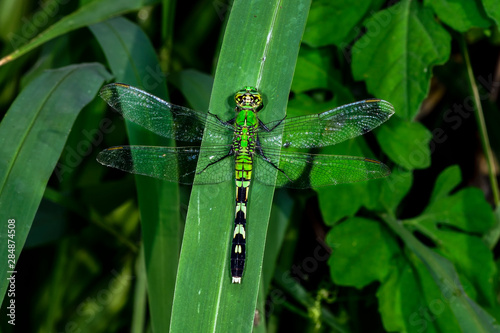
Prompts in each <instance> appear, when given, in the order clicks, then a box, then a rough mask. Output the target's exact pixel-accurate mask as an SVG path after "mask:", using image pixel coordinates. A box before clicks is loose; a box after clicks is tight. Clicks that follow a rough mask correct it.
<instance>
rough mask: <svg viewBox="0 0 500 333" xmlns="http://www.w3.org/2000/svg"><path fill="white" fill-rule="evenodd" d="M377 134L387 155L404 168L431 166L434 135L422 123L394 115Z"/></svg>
mask: <svg viewBox="0 0 500 333" xmlns="http://www.w3.org/2000/svg"><path fill="white" fill-rule="evenodd" d="M396 112H397V111H396ZM375 135H376V136H377V139H378V142H379V143H380V146H381V147H382V150H383V151H384V152H385V153H386V154H387V156H389V158H390V159H391V160H393V161H394V162H395V163H397V164H399V165H400V166H402V167H403V168H406V169H408V170H413V169H424V168H427V167H428V166H430V164H431V151H430V147H429V142H430V140H431V139H432V135H431V133H430V132H429V130H428V129H427V128H425V126H424V125H422V124H421V123H417V122H411V121H406V120H403V119H401V118H398V117H393V118H392V119H391V120H389V121H388V122H387V123H386V124H384V126H380V128H378V130H377V131H376V132H375Z"/></svg>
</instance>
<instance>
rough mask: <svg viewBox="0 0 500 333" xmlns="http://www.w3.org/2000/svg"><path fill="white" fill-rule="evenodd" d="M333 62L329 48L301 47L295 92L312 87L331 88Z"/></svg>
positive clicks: (295, 74)
mask: <svg viewBox="0 0 500 333" xmlns="http://www.w3.org/2000/svg"><path fill="white" fill-rule="evenodd" d="M331 63H332V59H331V52H329V51H328V50H326V49H310V48H308V47H301V48H300V51H299V58H298V59H297V66H296V68H295V73H294V76H293V82H292V90H293V91H294V92H295V93H301V92H304V91H307V90H312V89H319V88H324V89H327V88H329V84H328V82H329V81H330V80H331V72H332V66H331Z"/></svg>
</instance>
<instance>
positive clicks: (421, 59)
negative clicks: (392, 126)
mask: <svg viewBox="0 0 500 333" xmlns="http://www.w3.org/2000/svg"><path fill="white" fill-rule="evenodd" d="M379 22H386V24H380V23H379ZM364 25H365V26H366V27H373V28H372V31H370V30H368V31H367V33H366V34H365V35H364V36H363V37H362V38H361V39H359V40H358V41H357V42H356V43H355V44H354V46H353V48H352V72H353V75H354V78H355V79H357V80H364V81H365V82H366V85H367V88H368V91H369V92H371V93H372V94H374V95H375V96H376V97H378V98H381V99H384V100H387V101H390V102H391V103H392V104H393V105H394V107H395V109H396V114H397V115H399V116H400V117H402V118H404V119H406V120H411V119H413V118H414V117H415V116H416V114H417V112H418V109H419V107H420V105H421V104H422V101H423V99H424V98H425V97H426V96H427V93H428V91H429V83H430V78H431V75H432V70H431V69H432V67H433V66H434V65H438V64H443V63H445V62H446V61H447V60H448V58H449V56H450V42H451V38H450V36H449V34H448V33H447V32H446V30H444V28H443V27H441V26H440V25H439V24H438V23H437V22H436V21H435V20H434V16H433V13H432V11H431V10H430V9H426V8H422V5H421V4H420V3H419V2H418V1H409V0H403V1H401V2H399V3H397V4H395V5H394V6H392V7H389V8H387V9H385V10H383V11H380V12H378V13H376V14H375V15H373V17H370V18H369V19H368V20H366V21H365V24H364ZM383 127H385V126H383Z"/></svg>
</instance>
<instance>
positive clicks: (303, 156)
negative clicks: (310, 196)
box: [254, 149, 391, 188]
mask: <svg viewBox="0 0 500 333" xmlns="http://www.w3.org/2000/svg"><path fill="white" fill-rule="evenodd" d="M255 157H256V158H254V161H255V173H254V175H255V176H254V177H255V180H257V181H258V182H261V183H263V184H266V185H274V178H273V177H271V175H273V174H274V172H275V170H276V168H275V167H274V166H273V164H274V165H275V166H279V168H280V170H281V171H278V178H277V179H276V186H277V187H281V186H283V187H289V188H311V187H321V186H328V185H337V184H344V183H355V182H360V181H364V180H369V179H375V178H381V177H385V176H387V175H389V174H390V173H391V171H390V170H389V168H388V167H387V166H386V165H385V164H383V163H382V162H379V161H377V160H374V159H370V158H365V157H355V156H341V155H322V154H321V155H320V154H307V153H297V152H284V151H281V152H280V151H279V150H275V149H267V150H266V151H264V156H262V155H258V154H256V155H255ZM265 159H267V160H265ZM278 161H279V162H278Z"/></svg>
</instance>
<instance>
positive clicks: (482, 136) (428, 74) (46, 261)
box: [0, 0, 500, 332]
mask: <svg viewBox="0 0 500 333" xmlns="http://www.w3.org/2000/svg"><path fill="white" fill-rule="evenodd" d="M499 24H500V10H499V9H498V6H497V5H496V2H495V1H494V0H481V1H479V0H478V1H467V0H455V1H449V0H439V1H427V0H424V1H417V0H400V1H382V0H371V1H361V0H351V1H344V0H341V1H326V0H313V1H312V3H311V2H310V1H305V0H293V1H289V2H280V1H277V0H272V1H251V2H248V1H234V2H224V1H219V0H215V1H213V0H211V1H199V2H196V3H195V4H191V3H190V4H188V3H186V4H184V3H181V2H179V3H177V4H176V3H174V2H169V1H163V2H160V1H154V0H124V1H111V0H94V1H80V2H71V1H62V0H48V1H46V2H44V3H37V4H36V5H35V4H34V3H33V4H32V3H31V2H30V1H28V0H20V1H11V0H5V1H2V2H1V3H0V37H1V41H0V43H2V44H1V45H2V47H1V48H0V49H1V50H2V51H1V54H0V57H1V58H0V113H1V117H2V118H1V119H2V120H1V123H0V238H1V239H2V241H0V254H1V255H2V258H4V259H3V261H2V263H1V264H0V268H1V269H0V280H1V281H3V282H2V283H1V284H0V292H1V294H2V295H3V303H2V308H1V311H0V313H1V315H2V316H1V317H2V318H3V319H2V321H0V330H1V331H2V332H13V331H14V328H16V331H25V332H122V331H128V330H131V331H132V332H143V331H148V332H149V331H154V332H167V331H169V330H170V331H172V332H211V331H213V332H233V331H234V332H250V331H252V330H253V331H255V332H264V331H269V332H277V331H291V332H332V331H333V332H336V331H338V332H500V327H499V324H498V323H499V321H500V304H499V299H500V297H499V295H500V289H499V285H500V279H499V275H498V269H499V268H500V259H499V257H500V256H499V254H500V251H499V250H500V245H498V240H499V238H500V195H499V190H498V182H497V179H498V162H497V158H496V156H499V153H500V136H499V134H498V133H500V131H499V130H498V126H499V124H500V116H499V112H498V111H499V103H498V92H499V89H500V74H498V73H500V71H499V70H498V68H500V60H499V58H498V46H499V45H500V33H499V30H498V26H499ZM109 82H123V83H126V84H130V85H132V86H135V87H138V88H140V89H143V90H146V91H148V92H149V93H151V94H153V95H155V96H158V97H160V98H162V99H165V100H168V101H171V102H172V103H174V104H177V105H185V106H187V107H190V108H192V109H195V110H199V111H203V112H204V111H206V110H210V111H211V112H212V113H214V114H216V115H217V116H219V117H220V118H221V119H224V120H228V119H231V118H232V117H234V107H235V104H234V101H233V99H232V97H233V96H234V93H235V92H236V91H238V90H239V89H241V88H242V87H243V86H257V87H258V88H259V91H260V92H261V93H262V95H263V99H264V105H265V108H264V109H263V111H262V113H259V117H260V119H261V120H262V121H263V122H264V123H267V122H271V121H275V120H279V119H282V118H283V117H284V116H285V113H286V115H287V117H294V116H300V115H310V114H315V113H319V112H322V111H326V110H329V109H332V108H334V107H337V106H339V105H342V104H347V103H351V102H355V101H357V100H362V99H367V98H372V97H374V98H380V99H383V100H386V101H389V102H391V103H392V104H393V105H394V108H395V115H394V116H393V117H392V118H391V119H390V120H389V121H387V122H386V123H385V124H383V126H380V127H379V128H377V129H376V130H375V131H374V132H373V134H368V135H365V136H363V137H358V138H356V139H352V140H349V141H347V142H344V143H341V144H338V145H334V146H329V147H325V148H320V149H315V150H313V151H312V152H313V153H320V154H335V155H350V156H366V157H368V158H374V159H377V160H380V161H382V162H383V163H385V164H387V165H388V166H389V167H390V168H391V170H392V173H391V175H390V176H389V177H387V178H384V179H378V180H371V181H369V182H360V183H355V184H342V185H338V186H330V187H322V188H318V189H314V190H311V189H308V190H283V189H279V190H276V191H275V189H274V188H273V187H272V186H264V185H262V184H259V183H258V182H253V183H252V185H251V189H250V200H249V204H248V212H247V222H248V224H247V231H248V237H249V239H248V248H247V255H248V257H247V259H248V260H247V262H246V264H245V272H244V276H243V280H242V284H241V285H238V284H231V274H230V269H229V268H230V267H229V257H230V249H231V244H230V237H231V235H232V233H233V220H234V200H235V198H234V180H233V181H229V182H225V183H221V184H210V185H195V186H193V187H192V188H191V187H188V186H179V185H177V184H174V183H168V182H162V181H159V180H156V179H152V178H148V177H144V176H133V175H130V174H126V173H123V172H119V171H116V170H113V169H110V168H105V167H103V166H102V165H100V164H99V163H97V162H96V156H97V154H98V152H99V151H101V150H102V149H104V148H106V147H110V146H117V145H124V144H140V145H152V146H174V145H183V144H184V143H182V142H175V141H171V140H168V139H165V138H162V137H159V136H156V135H154V134H153V133H151V132H148V131H146V130H145V129H143V128H141V127H138V126H136V125H135V124H133V123H128V122H124V121H123V118H121V117H120V116H119V114H118V113H116V112H114V111H110V110H108V108H107V106H106V104H105V103H104V101H102V100H101V99H100V98H99V97H98V92H99V90H100V88H101V87H102V86H103V84H105V83H109ZM167 89H168V90H167ZM13 220H15V222H12V223H8V221H13ZM9 225H10V226H11V229H9ZM14 225H15V235H14V234H13V233H8V230H12V229H14ZM9 240H11V241H15V248H14V243H13V242H10V243H9V242H8V241H9ZM9 251H10V252H9ZM14 254H15V260H16V266H15V270H16V271H17V273H16V276H15V277H16V279H15V284H13V283H12V280H11V282H10V283H9V280H7V278H8V277H9V276H10V275H11V273H9V272H8V271H10V270H13V269H14V267H10V266H9V262H8V261H7V260H8V259H9V257H8V256H9V255H11V257H14ZM18 259H19V261H18ZM13 288H15V295H13V294H12V291H13ZM7 291H10V292H7ZM12 300H15V315H16V317H15V323H16V327H14V326H12V325H11V324H9V323H8V320H10V319H9V317H7V314H8V313H9V312H12V311H11V310H9V309H7V306H8V305H9V304H11V302H12Z"/></svg>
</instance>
